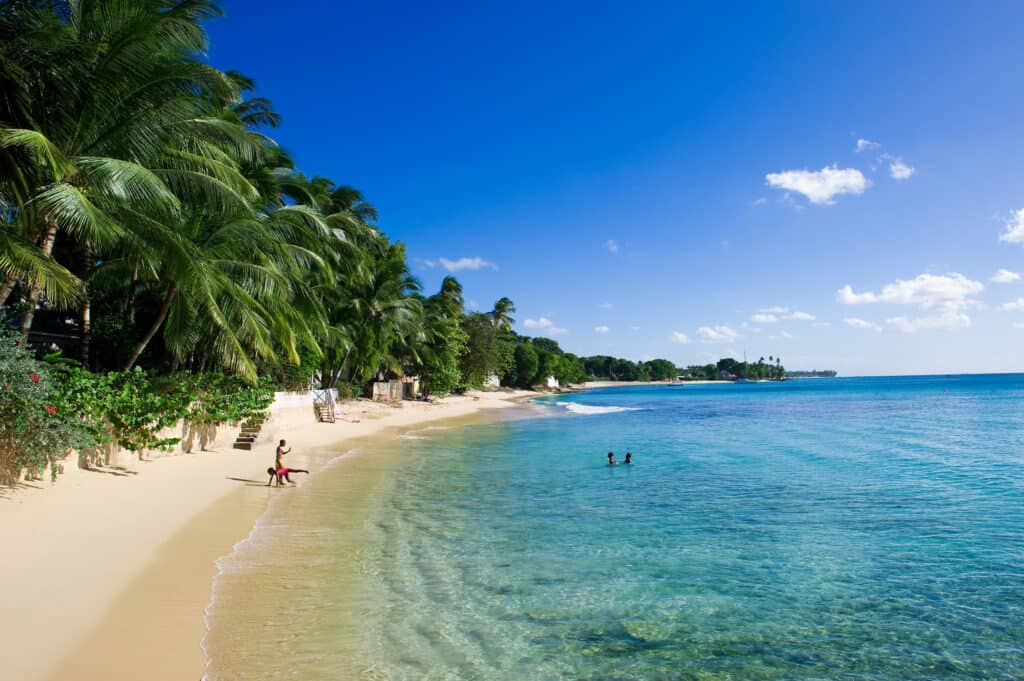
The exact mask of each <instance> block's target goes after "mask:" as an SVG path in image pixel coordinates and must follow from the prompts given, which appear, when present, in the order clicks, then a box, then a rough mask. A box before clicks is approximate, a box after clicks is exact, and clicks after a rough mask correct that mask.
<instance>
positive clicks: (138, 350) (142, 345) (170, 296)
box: [124, 284, 178, 371]
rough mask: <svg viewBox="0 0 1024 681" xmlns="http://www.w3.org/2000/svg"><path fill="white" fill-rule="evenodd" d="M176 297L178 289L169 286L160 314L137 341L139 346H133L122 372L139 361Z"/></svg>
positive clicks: (128, 369) (172, 285) (129, 369)
mask: <svg viewBox="0 0 1024 681" xmlns="http://www.w3.org/2000/svg"><path fill="white" fill-rule="evenodd" d="M176 295H178V287H177V286H175V285H174V284H171V287H170V288H169V289H167V295H165V296H164V302H163V305H161V306H160V312H159V313H158V314H157V316H156V320H155V321H154V322H153V325H152V326H151V327H149V331H147V332H146V335H145V336H143V338H142V340H141V341H139V344H138V345H136V346H135V351H134V352H132V356H131V357H130V358H128V361H127V362H125V365H124V371H131V368H132V367H133V366H135V363H136V362H137V361H139V357H141V356H142V353H143V351H144V350H145V349H146V346H147V345H149V341H151V340H153V336H155V335H156V332H157V331H159V330H160V327H161V326H163V324H164V320H165V319H167V313H168V312H170V311H171V303H173V302H174V297H175V296H176Z"/></svg>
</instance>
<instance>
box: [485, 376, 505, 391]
mask: <svg viewBox="0 0 1024 681" xmlns="http://www.w3.org/2000/svg"><path fill="white" fill-rule="evenodd" d="M499 388H501V379H500V378H498V374H488V375H487V378H485V379H484V390H498V389H499Z"/></svg>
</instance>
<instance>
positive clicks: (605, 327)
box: [594, 324, 611, 333]
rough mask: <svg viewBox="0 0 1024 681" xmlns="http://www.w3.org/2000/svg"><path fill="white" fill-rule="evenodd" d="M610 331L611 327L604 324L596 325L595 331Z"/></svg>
mask: <svg viewBox="0 0 1024 681" xmlns="http://www.w3.org/2000/svg"><path fill="white" fill-rule="evenodd" d="M609 331H611V329H609V328H608V327H607V326H605V325H603V324H602V325H601V326H595V327H594V333H608V332H609Z"/></svg>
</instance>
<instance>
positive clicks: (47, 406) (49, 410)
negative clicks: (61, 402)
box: [46, 405, 57, 414]
mask: <svg viewBox="0 0 1024 681" xmlns="http://www.w3.org/2000/svg"><path fill="white" fill-rule="evenodd" d="M46 411H47V412H48V413H50V414H56V413H57V407H52V406H50V405H46Z"/></svg>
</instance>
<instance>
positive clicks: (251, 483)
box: [224, 476, 267, 487]
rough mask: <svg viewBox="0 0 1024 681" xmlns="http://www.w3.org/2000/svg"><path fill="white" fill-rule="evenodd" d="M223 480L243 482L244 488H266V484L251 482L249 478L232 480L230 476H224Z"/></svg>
mask: <svg viewBox="0 0 1024 681" xmlns="http://www.w3.org/2000/svg"><path fill="white" fill-rule="evenodd" d="M224 479H225V480H234V481H235V482H244V483H248V484H246V487H266V486H267V483H265V482H262V481H260V480H251V479H249V478H232V477H231V476H225V478H224Z"/></svg>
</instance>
